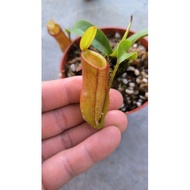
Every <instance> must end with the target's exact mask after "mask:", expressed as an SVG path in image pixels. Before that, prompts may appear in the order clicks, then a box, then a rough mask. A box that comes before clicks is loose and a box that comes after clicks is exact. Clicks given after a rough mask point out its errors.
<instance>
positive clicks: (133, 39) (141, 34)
mask: <svg viewBox="0 0 190 190" xmlns="http://www.w3.org/2000/svg"><path fill="white" fill-rule="evenodd" d="M145 36H148V29H145V30H141V31H139V32H136V33H135V34H133V35H131V36H130V37H128V38H127V39H128V40H130V41H131V42H132V44H134V43H135V42H136V41H137V40H139V39H140V38H143V37H145Z"/></svg>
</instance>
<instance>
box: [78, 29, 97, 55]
mask: <svg viewBox="0 0 190 190" xmlns="http://www.w3.org/2000/svg"><path fill="white" fill-rule="evenodd" d="M96 32H97V27H96V26H91V27H89V28H88V29H87V30H86V31H85V33H84V34H83V36H82V38H81V40H80V49H81V50H82V51H83V50H86V49H88V48H89V47H90V45H91V44H92V41H93V40H94V37H95V36H96Z"/></svg>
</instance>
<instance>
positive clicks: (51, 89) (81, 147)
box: [42, 76, 127, 190]
mask: <svg viewBox="0 0 190 190" xmlns="http://www.w3.org/2000/svg"><path fill="white" fill-rule="evenodd" d="M81 86H82V77H81V76H77V77H70V78H65V79H60V80H54V81H46V82H42V159H43V160H42V161H43V162H42V184H43V185H42V186H43V187H42V189H44V190H46V189H47V190H54V189H59V188H60V187H61V186H63V185H64V184H65V183H67V182H68V181H69V180H71V179H72V178H73V177H74V176H76V175H79V174H80V173H82V172H84V171H86V170H87V169H89V168H90V167H91V166H93V165H94V164H95V163H96V162H98V161H100V160H102V159H104V158H105V157H107V156H108V155H110V154H111V153H112V152H113V151H114V150H115V149H116V148H117V146H118V145H119V142H120V140H121V132H123V131H124V130H125V128H126V126H127V117H126V115H125V114H124V113H123V112H121V111H119V110H117V109H119V108H120V107H121V105H122V102H123V99H122V96H121V94H120V93H119V92H118V91H116V90H113V89H111V90H110V106H109V111H108V113H107V115H106V118H105V125H104V128H103V129H101V130H96V129H93V128H92V127H90V126H89V125H88V124H87V123H86V122H85V121H84V120H83V118H82V115H81V112H80V107H79V100H80V92H81Z"/></svg>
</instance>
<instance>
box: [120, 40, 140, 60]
mask: <svg viewBox="0 0 190 190" xmlns="http://www.w3.org/2000/svg"><path fill="white" fill-rule="evenodd" d="M126 44H127V41H126V40H123V41H121V43H120V44H119V46H118V55H117V63H118V64H120V63H122V62H123V61H125V60H135V59H137V56H138V53H137V52H131V53H127V52H126Z"/></svg>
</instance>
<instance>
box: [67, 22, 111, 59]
mask: <svg viewBox="0 0 190 190" xmlns="http://www.w3.org/2000/svg"><path fill="white" fill-rule="evenodd" d="M90 26H93V24H91V23H89V22H87V21H85V20H80V21H78V22H77V23H76V24H75V25H74V26H73V27H71V28H68V29H66V31H67V32H73V33H75V34H77V35H79V36H82V35H83V34H84V32H85V31H86V30H87V29H88V28H89V27H90ZM92 45H93V46H94V47H95V48H96V49H97V50H99V51H100V52H102V53H103V54H105V55H107V56H108V55H109V54H111V53H112V48H111V46H110V44H109V41H108V39H107V37H106V35H105V34H104V33H103V32H102V31H101V30H100V29H97V33H96V36H95V38H94V40H93V42H92Z"/></svg>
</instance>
